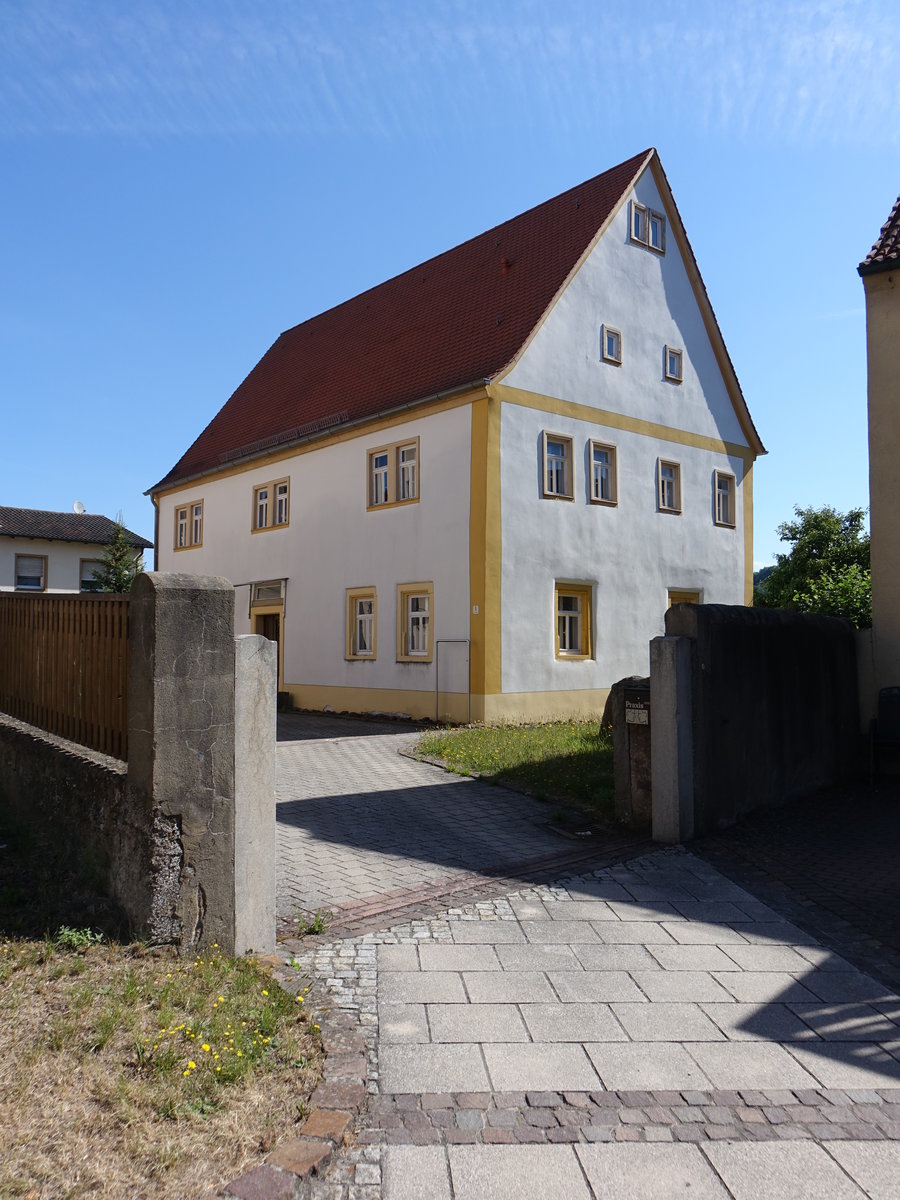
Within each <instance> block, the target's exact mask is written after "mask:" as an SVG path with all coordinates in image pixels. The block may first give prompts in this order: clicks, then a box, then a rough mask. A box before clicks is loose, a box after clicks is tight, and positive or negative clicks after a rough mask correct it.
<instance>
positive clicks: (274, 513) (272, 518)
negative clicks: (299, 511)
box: [250, 476, 291, 533]
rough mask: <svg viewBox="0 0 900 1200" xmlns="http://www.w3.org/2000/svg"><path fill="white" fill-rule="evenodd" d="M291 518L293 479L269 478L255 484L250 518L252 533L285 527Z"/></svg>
mask: <svg viewBox="0 0 900 1200" xmlns="http://www.w3.org/2000/svg"><path fill="white" fill-rule="evenodd" d="M290 519H291V481H290V478H289V477H287V476H285V477H284V478H282V479H267V480H266V481H265V482H264V483H256V484H254V485H253V509H252V514H251V519H250V530H251V532H252V533H268V532H270V531H271V530H273V529H285V528H287V526H288V525H289V524H290Z"/></svg>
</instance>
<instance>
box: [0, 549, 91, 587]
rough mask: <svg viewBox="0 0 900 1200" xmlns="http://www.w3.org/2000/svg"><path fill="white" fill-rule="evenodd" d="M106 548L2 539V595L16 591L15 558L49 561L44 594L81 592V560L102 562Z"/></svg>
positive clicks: (0, 566)
mask: <svg viewBox="0 0 900 1200" xmlns="http://www.w3.org/2000/svg"><path fill="white" fill-rule="evenodd" d="M105 549H106V547H105V546H98V545H97V544H96V543H93V542H58V541H50V540H47V539H43V538H23V537H16V538H7V537H2V536H0V592H14V591H15V590H16V555H23V556H29V557H30V556H39V557H42V558H45V559H46V563H47V574H46V586H45V587H44V589H43V590H44V591H45V592H79V591H81V562H82V559H87V560H90V561H94V562H99V560H100V558H101V556H102V554H103V551H104V550H105Z"/></svg>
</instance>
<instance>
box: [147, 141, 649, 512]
mask: <svg viewBox="0 0 900 1200" xmlns="http://www.w3.org/2000/svg"><path fill="white" fill-rule="evenodd" d="M652 153H653V152H652V151H649V150H646V151H644V152H643V153H642V154H637V155H635V156H634V158H629V159H628V160H627V161H626V162H623V163H620V164H619V165H618V166H616V167H612V168H611V169H610V170H608V171H605V172H604V173H603V174H602V175H597V176H596V177H595V178H594V179H589V180H588V181H587V182H586V183H582V184H579V185H578V186H577V187H573V188H570V189H569V191H567V192H563V193H562V195H560V196H556V197H554V198H553V199H552V200H547V201H546V202H545V203H543V204H539V205H538V206H537V207H536V208H532V209H529V210H528V212H525V213H522V214H521V215H520V216H518V217H513V218H512V219H511V220H509V221H504V222H503V223H502V224H500V225H497V226H496V227H495V228H493V229H489V230H488V231H487V232H486V233H482V234H480V235H479V236H478V237H474V238H472V239H470V240H469V241H467V242H463V243H462V245H460V246H455V247H454V248H453V249H452V250H447V251H445V252H444V253H443V254H439V255H438V256H437V257H436V258H432V259H429V260H428V262H424V263H421V264H420V265H419V266H417V267H413V268H412V269H411V270H409V271H405V272H404V273H403V274H402V275H397V276H395V278H393V279H389V280H388V281H387V282H386V283H382V284H379V285H378V286H377V287H374V288H371V289H370V290H369V291H367V292H363V293H362V294H361V295H359V296H355V297H354V298H353V299H352V300H347V301H345V302H344V303H343V304H339V305H338V306H337V307H336V308H331V309H329V310H328V311H327V312H324V313H321V314H320V315H319V316H316V317H312V318H311V319H310V320H308V321H304V322H303V324H302V325H296V326H295V327H294V328H293V329H289V330H287V332H286V333H283V334H282V335H281V336H280V337H279V338H278V340H277V341H276V342H275V344H274V345H273V346H272V347H271V348H270V349H269V350H268V352H267V353H266V354H265V355H264V356H263V358H262V359H261V360H260V362H259V363H258V364H257V365H256V366H255V367H254V368H253V370H252V371H251V372H250V374H249V375H248V376H247V378H246V379H245V380H244V382H243V383H242V384H241V385H240V387H238V389H237V391H235V392H234V394H233V395H232V396H231V398H230V399H229V400H228V401H227V403H226V404H225V405H224V407H223V408H222V409H220V411H219V413H218V414H217V415H216V416H215V417H214V418H213V420H212V421H211V422H210V424H209V425H208V426H207V427H206V429H204V431H203V432H202V433H201V434H200V436H199V437H198V438H197V440H196V441H195V442H194V444H193V445H192V446H191V447H190V449H189V450H188V451H187V452H186V453H185V454H184V455H183V456H182V458H181V459H180V460H179V461H178V463H177V464H176V465H175V466H174V467H173V468H172V470H171V471H170V472H169V473H168V474H167V475H166V476H165V478H164V479H162V480H161V481H160V482H159V483H158V484H157V485H156V488H160V487H165V486H166V485H167V484H170V483H173V482H175V481H176V480H181V479H187V478H190V477H193V476H196V475H200V474H203V473H205V472H208V471H211V470H215V469H216V468H217V467H221V466H224V465H226V464H227V463H228V462H232V461H234V460H235V459H238V458H244V457H250V456H253V455H254V454H258V453H262V452H264V451H265V450H266V449H270V448H271V447H272V446H277V445H281V444H289V443H290V442H292V441H299V440H301V439H302V438H304V437H308V436H309V435H310V434H314V433H316V432H319V431H323V430H328V429H331V428H335V427H339V426H341V425H345V424H349V423H351V422H354V421H359V420H362V419H365V418H369V417H373V416H377V415H380V414H382V413H385V412H389V411H392V410H394V409H402V408H403V407H404V406H406V405H411V404H415V403H416V402H417V401H422V400H426V399H429V398H431V397H433V396H437V395H439V394H441V393H445V392H451V391H454V390H455V389H459V388H464V387H465V386H466V385H469V384H474V383H480V382H482V381H483V380H485V379H487V378H490V376H492V375H495V374H496V373H497V372H498V371H500V370H501V369H502V368H503V367H505V366H507V364H509V363H510V362H511V361H512V360H513V359H514V358H515V356H516V354H517V353H518V352H519V350H521V348H522V346H523V344H524V343H525V342H526V340H527V339H528V336H529V334H530V333H531V331H532V330H533V329H534V327H535V326H536V325H537V323H538V322H539V321H540V319H541V317H542V316H543V314H544V312H545V311H546V309H547V307H548V306H549V305H550V304H551V302H552V301H553V299H554V297H555V296H556V294H557V292H558V291H559V290H560V288H561V287H562V286H563V284H564V283H565V282H566V280H567V279H568V277H569V275H570V273H571V271H572V270H573V268H574V267H575V266H576V265H577V264H578V262H579V259H580V258H581V256H582V255H583V254H584V252H585V251H586V250H587V249H588V248H589V246H590V245H591V242H592V241H593V239H594V237H595V236H596V234H597V233H598V232H599V230H600V228H601V226H602V225H603V223H604V222H605V221H606V219H607V218H608V217H609V216H610V214H611V213H612V212H613V211H614V210H615V208H616V207H617V205H618V203H619V201H620V200H621V199H622V196H623V195H624V193H625V192H626V191H627V189H628V188H629V187H630V185H631V184H632V183H633V181H634V179H635V177H636V176H637V175H638V174H639V172H640V171H641V169H642V168H643V167H644V166H645V165H646V163H647V161H648V160H649V157H650V155H651V154H652ZM156 488H154V489H153V490H156Z"/></svg>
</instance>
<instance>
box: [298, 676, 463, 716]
mask: <svg viewBox="0 0 900 1200" xmlns="http://www.w3.org/2000/svg"><path fill="white" fill-rule="evenodd" d="M284 690H285V691H288V692H290V693H291V698H292V699H293V702H294V707H295V708H310V709H313V710H314V711H316V712H323V711H324V710H325V709H333V710H334V712H351V713H390V714H391V715H392V716H404V717H415V718H416V719H417V720H421V719H427V720H433V719H434V689H433V688H432V689H430V690H425V691H418V690H414V689H412V688H368V687H340V686H329V685H327V684H317V683H291V684H288V685H287V687H286V688H285V689H284ZM473 700H474V697H473ZM466 707H467V706H466V693H465V692H445V691H443V690H442V691H441V694H440V708H439V711H438V720H439V721H454V722H462V721H465V719H466ZM473 719H474V718H473Z"/></svg>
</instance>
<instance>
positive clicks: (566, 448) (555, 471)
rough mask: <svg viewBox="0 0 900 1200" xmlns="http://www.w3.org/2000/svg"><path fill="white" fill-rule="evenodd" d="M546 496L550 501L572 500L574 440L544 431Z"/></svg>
mask: <svg viewBox="0 0 900 1200" xmlns="http://www.w3.org/2000/svg"><path fill="white" fill-rule="evenodd" d="M543 460H544V461H543V477H544V496H545V497H547V498H548V499H558V500H571V499H572V498H573V495H574V493H573V490H572V439H571V438H568V437H562V436H560V435H559V434H556V433H547V432H546V430H545V431H544V454H543Z"/></svg>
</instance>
